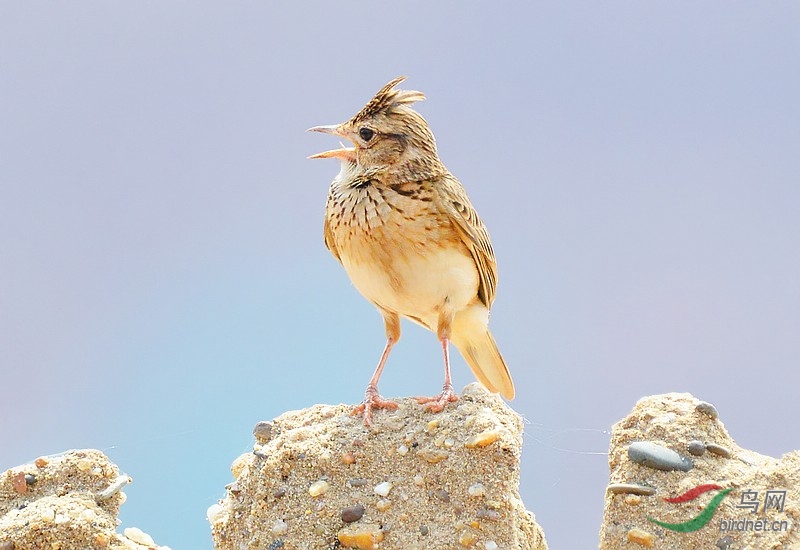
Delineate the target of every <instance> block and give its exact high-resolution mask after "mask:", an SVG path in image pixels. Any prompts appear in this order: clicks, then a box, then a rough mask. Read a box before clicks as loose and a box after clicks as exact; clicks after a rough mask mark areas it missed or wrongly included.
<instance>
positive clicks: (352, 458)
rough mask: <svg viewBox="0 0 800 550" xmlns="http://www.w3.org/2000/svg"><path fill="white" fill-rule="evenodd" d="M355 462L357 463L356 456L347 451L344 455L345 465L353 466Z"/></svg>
mask: <svg viewBox="0 0 800 550" xmlns="http://www.w3.org/2000/svg"><path fill="white" fill-rule="evenodd" d="M355 461H356V455H354V454H353V453H351V452H350V451H347V452H346V453H344V454H343V455H342V462H344V463H345V464H348V465H349V464H353V463H354V462H355Z"/></svg>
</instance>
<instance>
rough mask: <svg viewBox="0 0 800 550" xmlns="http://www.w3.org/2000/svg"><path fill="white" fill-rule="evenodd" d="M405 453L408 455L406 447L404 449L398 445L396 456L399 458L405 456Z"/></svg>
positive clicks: (403, 446)
mask: <svg viewBox="0 0 800 550" xmlns="http://www.w3.org/2000/svg"><path fill="white" fill-rule="evenodd" d="M407 453H408V447H406V446H405V445H400V446H399V447H398V448H397V454H399V455H400V456H406V454H407Z"/></svg>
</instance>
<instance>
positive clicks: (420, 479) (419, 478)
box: [414, 474, 425, 487]
mask: <svg viewBox="0 0 800 550" xmlns="http://www.w3.org/2000/svg"><path fill="white" fill-rule="evenodd" d="M414 485H417V486H418V487H422V486H423V485H425V478H424V477H422V474H417V475H415V476H414Z"/></svg>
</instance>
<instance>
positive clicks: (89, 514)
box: [80, 508, 97, 523]
mask: <svg viewBox="0 0 800 550" xmlns="http://www.w3.org/2000/svg"><path fill="white" fill-rule="evenodd" d="M80 518H81V519H82V520H83V521H85V522H87V523H91V522H93V521H95V520H97V512H95V511H94V510H92V509H91V508H87V509H86V510H84V511H83V512H81V515H80Z"/></svg>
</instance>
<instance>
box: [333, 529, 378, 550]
mask: <svg viewBox="0 0 800 550" xmlns="http://www.w3.org/2000/svg"><path fill="white" fill-rule="evenodd" d="M337 538H338V539H339V543H340V544H341V545H342V546H344V547H345V548H360V549H361V550H372V549H373V548H375V544H376V543H379V542H380V541H382V540H383V530H382V529H381V527H380V525H372V524H370V525H347V526H346V527H344V528H343V529H342V530H341V531H339V533H338V534H337Z"/></svg>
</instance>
